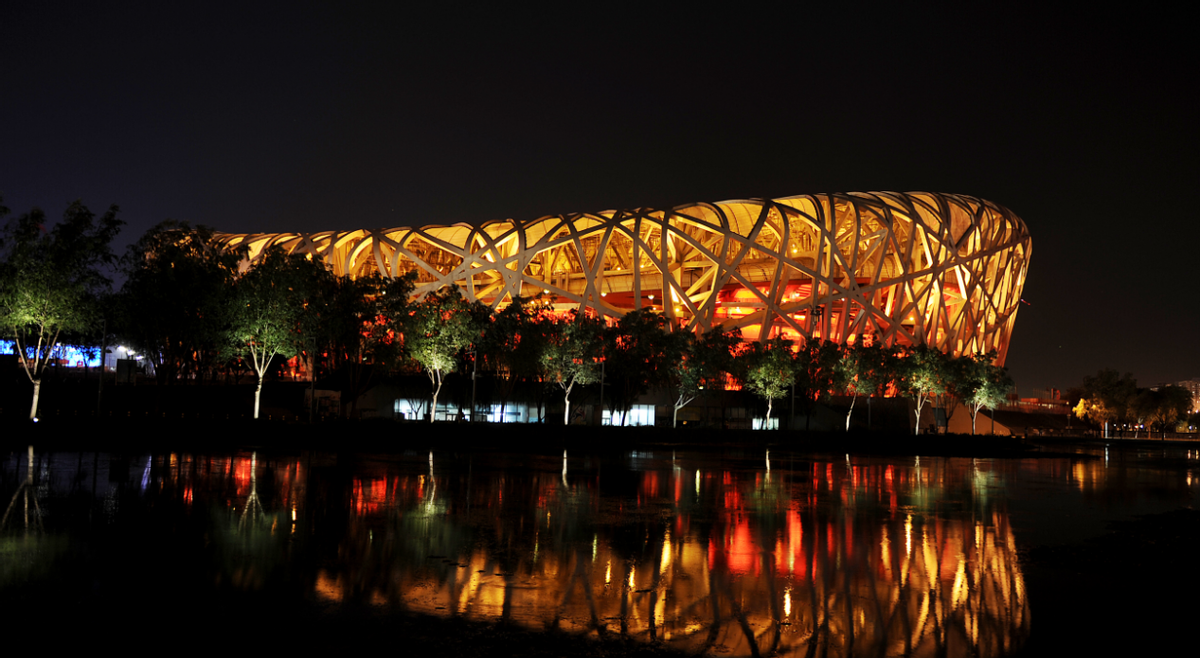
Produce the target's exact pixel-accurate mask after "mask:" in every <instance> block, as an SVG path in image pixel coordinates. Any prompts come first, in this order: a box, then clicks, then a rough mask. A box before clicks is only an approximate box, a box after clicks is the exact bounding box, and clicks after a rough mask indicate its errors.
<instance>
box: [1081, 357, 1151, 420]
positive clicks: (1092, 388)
mask: <svg viewBox="0 0 1200 658" xmlns="http://www.w3.org/2000/svg"><path fill="white" fill-rule="evenodd" d="M1136 395H1137V380H1136V379H1134V378H1133V375H1131V374H1129V373H1125V374H1124V375H1121V374H1120V373H1118V372H1117V371H1116V370H1113V369H1112V368H1105V369H1103V370H1101V371H1099V372H1097V373H1096V375H1095V376H1094V377H1084V378H1083V397H1082V398H1081V399H1080V400H1079V405H1078V406H1076V407H1075V415H1076V416H1078V417H1080V418H1085V419H1087V420H1090V421H1091V422H1093V423H1096V424H1097V425H1103V424H1105V423H1110V422H1111V423H1123V422H1125V419H1126V417H1127V416H1128V415H1129V411H1130V405H1131V404H1132V403H1133V400H1134V397H1135V396H1136Z"/></svg>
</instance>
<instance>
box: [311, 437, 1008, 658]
mask: <svg viewBox="0 0 1200 658" xmlns="http://www.w3.org/2000/svg"><path fill="white" fill-rule="evenodd" d="M640 459H645V458H644V457H640ZM768 459H769V457H768ZM672 463H673V465H672V466H669V467H668V468H669V470H661V471H660V470H656V469H654V468H647V469H645V470H642V471H640V472H638V473H636V474H634V476H635V477H634V480H635V483H636V488H635V490H634V491H633V492H631V493H632V495H625V496H621V495H619V493H618V494H617V495H609V492H607V491H606V490H605V487H606V484H602V483H604V482H605V481H606V480H607V478H608V477H609V476H608V474H605V476H604V477H601V476H600V474H599V473H598V469H597V470H596V471H593V472H591V473H589V474H588V475H587V476H585V477H582V478H578V481H577V482H576V483H575V484H573V485H570V484H568V483H567V479H566V475H565V473H566V468H567V462H566V456H565V455H564V462H563V475H562V476H561V477H560V478H554V479H550V478H547V477H546V476H545V474H544V473H543V474H538V473H532V474H525V475H524V476H523V477H522V475H521V474H516V475H515V476H514V474H512V473H511V472H508V471H505V472H501V473H498V474H493V475H491V476H488V479H487V481H485V482H483V483H482V484H483V485H484V486H480V485H481V482H479V481H478V480H479V478H478V477H476V478H475V479H476V482H474V483H470V482H463V481H462V478H461V477H459V478H454V477H453V476H442V479H447V480H448V481H447V483H446V491H445V492H443V493H442V494H438V493H437V490H436V488H435V487H434V486H433V482H434V477H433V475H432V474H431V475H430V476H429V477H428V478H426V477H425V476H423V475H417V476H413V475H395V476H391V477H390V478H387V477H385V478H384V479H382V480H380V479H374V480H369V481H368V480H364V479H355V481H354V491H355V496H354V498H355V499H356V502H355V504H354V509H355V510H356V511H358V512H359V516H358V517H357V518H356V519H354V520H352V522H351V524H352V525H354V524H365V525H369V526H376V525H380V524H382V526H383V527H382V530H381V535H382V537H381V539H382V541H378V539H377V540H375V545H374V546H372V551H371V558H372V560H375V561H377V562H379V563H380V564H382V565H386V566H385V569H383V571H385V572H386V573H381V574H380V575H381V576H382V577H381V578H380V579H379V580H377V581H375V582H374V583H373V584H372V585H371V591H370V592H357V593H355V596H357V597H358V598H360V599H364V600H370V601H374V602H388V603H391V604H395V605H398V606H402V607H404V608H406V609H409V610H413V611H418V612H423V613H428V614H437V615H447V616H451V615H462V616H465V617H468V618H471V619H487V620H505V621H512V622H517V623H520V624H523V625H526V626H529V627H531V628H542V627H546V626H549V627H553V628H562V629H566V630H572V631H583V632H594V633H621V634H624V635H629V636H633V637H639V638H642V639H645V640H648V641H653V640H661V641H665V642H668V643H670V644H672V645H676V646H679V647H681V648H687V649H690V650H716V651H719V652H721V653H726V652H732V653H733V654H735V655H759V654H762V653H768V652H782V653H794V652H795V653H799V652H803V653H804V654H810V655H811V652H820V653H821V654H822V655H878V654H884V655H892V654H902V655H907V654H924V653H930V652H933V653H937V654H942V655H967V654H975V655H984V656H988V655H999V654H1002V653H1007V652H1010V651H1012V650H1013V649H1014V648H1016V647H1018V646H1019V645H1020V644H1021V642H1022V641H1023V638H1024V637H1025V636H1026V635H1027V633H1028V630H1029V610H1028V605H1027V603H1026V597H1025V592H1024V588H1023V583H1022V576H1021V571H1020V566H1019V564H1018V563H1017V559H1016V549H1015V540H1014V537H1013V534H1012V531H1011V528H1010V527H1009V525H1008V521H1007V517H1006V515H1005V514H1004V513H1003V511H1002V510H1000V509H997V508H996V506H995V505H986V504H985V505H983V506H982V507H975V506H973V500H974V496H973V490H974V488H975V487H976V486H977V485H978V484H979V481H980V478H981V477H982V480H983V481H984V482H985V483H986V480H987V476H986V474H983V475H981V474H980V473H978V472H977V471H976V470H975V469H974V468H972V467H971V466H970V464H969V463H965V464H957V465H956V466H955V467H954V468H945V467H943V468H938V467H935V468H932V469H931V468H924V469H922V468H920V467H919V466H916V465H914V467H913V468H912V469H911V470H907V469H906V470H903V471H901V470H900V469H899V468H898V467H897V466H896V465H884V464H878V465H855V464H853V463H850V462H846V463H832V462H821V463H813V464H811V465H810V466H809V468H807V469H805V470H802V471H797V470H793V471H791V472H789V473H788V474H787V475H781V474H780V472H779V470H778V469H777V470H776V472H775V473H774V474H772V473H770V472H766V471H762V472H745V471H743V472H736V471H729V470H725V471H712V472H703V471H701V470H698V469H697V470H695V471H689V469H687V468H685V467H680V466H679V465H678V464H679V462H678V461H677V460H674V459H673V460H672ZM627 475H628V474H627ZM685 483H694V485H695V486H694V488H689V487H686V486H684V485H685ZM472 484H473V486H474V492H476V493H475V494H474V495H471V496H467V495H465V492H466V491H467V488H468V485H472ZM626 484H629V483H628V482H627V483H626ZM955 488H958V489H960V490H961V491H958V492H955V491H951V490H952V489H955ZM479 492H483V493H479ZM439 496H444V497H445V500H439ZM931 500H932V501H935V506H936V505H937V504H951V505H958V506H960V509H956V510H953V511H952V512H951V513H943V514H941V515H939V516H931V515H928V514H927V512H928V507H930V506H929V505H928V504H927V503H928V501H931ZM468 507H473V508H474V511H468V510H467V509H466V508H468ZM344 582H346V578H345V577H344V576H342V575H339V574H335V573H333V572H332V571H326V572H324V573H323V574H322V577H321V579H320V580H319V582H318V594H319V595H321V596H322V597H327V598H328V599H331V600H337V601H344V600H345V599H346V597H347V596H348V595H349V594H348V593H347V592H344V591H339V587H338V586H337V585H338V584H339V583H344Z"/></svg>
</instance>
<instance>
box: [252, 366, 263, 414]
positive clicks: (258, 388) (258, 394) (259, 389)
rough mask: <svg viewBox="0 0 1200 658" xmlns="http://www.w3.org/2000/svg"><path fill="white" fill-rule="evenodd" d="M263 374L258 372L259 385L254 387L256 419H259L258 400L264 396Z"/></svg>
mask: <svg viewBox="0 0 1200 658" xmlns="http://www.w3.org/2000/svg"><path fill="white" fill-rule="evenodd" d="M262 385H263V375H262V373H259V374H258V386H255V387H254V419H255V420H258V402H259V399H260V398H261V397H262Z"/></svg>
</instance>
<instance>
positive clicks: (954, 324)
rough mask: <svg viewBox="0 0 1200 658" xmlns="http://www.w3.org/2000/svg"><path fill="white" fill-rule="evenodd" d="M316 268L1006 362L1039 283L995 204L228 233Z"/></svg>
mask: <svg viewBox="0 0 1200 658" xmlns="http://www.w3.org/2000/svg"><path fill="white" fill-rule="evenodd" d="M216 240H217V241H218V243H219V244H220V245H222V246H223V247H225V248H236V247H245V248H247V253H248V256H247V262H246V266H247V267H248V266H249V265H251V264H253V263H254V262H256V261H257V259H259V258H261V257H262V254H263V252H264V250H266V249H267V248H269V247H276V246H277V247H281V248H282V249H284V250H285V251H287V252H288V253H304V254H311V255H312V256H313V257H314V258H320V259H322V260H323V261H324V262H325V263H326V264H327V265H328V266H329V267H330V268H331V269H332V271H333V272H334V273H335V274H338V275H349V276H361V275H363V274H366V273H370V272H379V273H381V274H382V275H384V276H386V277H395V276H399V275H403V274H405V273H407V272H412V271H415V272H416V273H417V288H416V295H417V296H423V295H425V294H426V293H428V292H430V291H433V290H436V289H438V288H441V287H443V286H446V285H453V286H457V287H458V288H459V289H460V290H461V291H462V293H463V294H464V295H465V296H466V297H467V299H469V300H480V301H482V302H484V303H486V304H488V305H490V306H491V307H493V308H497V307H500V306H502V305H504V304H506V303H508V301H509V300H511V299H512V298H513V297H514V296H517V295H521V296H524V297H533V296H535V295H537V294H538V293H543V294H545V295H547V296H548V297H550V298H552V299H553V300H554V305H555V308H556V309H558V310H563V311H565V310H569V309H585V308H586V309H593V310H594V311H595V312H597V313H600V314H602V315H604V316H608V317H619V316H621V315H623V314H625V313H626V312H628V311H631V310H634V309H639V308H646V309H653V310H656V311H659V312H661V313H662V314H663V315H665V316H666V317H667V318H669V319H670V321H671V323H672V325H673V326H675V327H677V328H686V329H689V330H694V331H704V330H708V329H710V328H712V327H717V326H720V327H725V328H732V327H738V328H740V329H741V330H742V335H743V337H744V338H745V339H746V340H758V339H763V338H767V337H774V336H778V335H782V336H784V337H787V338H792V339H799V338H804V339H814V338H815V339H822V338H824V339H828V340H833V341H837V342H843V343H844V342H853V341H855V340H857V339H858V337H859V336H866V335H871V336H872V337H873V339H874V340H881V341H883V342H884V343H885V344H895V345H910V344H916V343H927V344H930V345H933V346H936V347H938V348H939V349H941V350H943V351H946V352H949V353H952V354H964V353H966V354H969V353H974V352H979V351H989V350H996V351H997V352H998V354H999V359H998V361H999V363H1001V364H1002V363H1003V362H1004V358H1005V354H1006V352H1007V348H1008V341H1009V337H1010V335H1011V333H1012V329H1013V323H1014V321H1015V319H1016V314H1017V307H1018V305H1019V304H1020V298H1021V289H1022V287H1023V285H1024V282H1025V276H1026V273H1027V271H1028V268H1029V256H1030V240H1029V232H1028V230H1027V229H1026V227H1025V223H1024V222H1023V221H1021V219H1020V218H1019V217H1017V216H1016V215H1014V214H1013V213H1012V212H1011V211H1009V210H1008V209H1006V208H1004V207H1002V206H998V205H996V204H994V203H991V202H989V201H985V200H983V199H977V198H974V197H969V196H962V195H956V194H932V193H926V192H913V193H898V192H868V193H860V192H850V193H843V194H812V195H800V196H792V197H785V198H781V199H773V200H764V199H751V200H739V201H722V202H718V203H696V204H689V205H683V206H679V207H676V208H673V209H671V210H655V209H638V210H612V211H604V212H598V213H567V214H562V215H549V216H545V217H540V218H538V219H534V220H530V221H524V222H518V221H514V220H503V221H493V222H488V223H486V224H483V225H482V226H478V227H476V226H470V225H467V224H455V225H453V226H426V227H420V228H408V227H401V228H388V229H362V230H353V231H327V232H318V233H274V234H261V233H260V234H228V233H223V234H218V235H217V236H216Z"/></svg>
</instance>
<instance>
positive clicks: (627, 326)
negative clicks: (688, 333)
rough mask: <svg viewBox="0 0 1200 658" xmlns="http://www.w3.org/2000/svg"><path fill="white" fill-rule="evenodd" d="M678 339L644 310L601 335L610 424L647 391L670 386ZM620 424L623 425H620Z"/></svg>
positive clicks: (625, 317)
mask: <svg viewBox="0 0 1200 658" xmlns="http://www.w3.org/2000/svg"><path fill="white" fill-rule="evenodd" d="M679 347H680V343H679V339H678V337H676V336H672V334H671V332H670V331H668V329H667V320H666V318H664V317H663V316H662V315H660V314H658V313H655V312H654V311H650V310H646V309H638V310H635V311H630V312H628V313H626V314H625V315H623V316H621V318H620V319H619V320H617V323H616V324H615V325H613V326H611V327H608V328H607V330H606V331H605V332H604V362H605V375H606V380H607V381H608V382H609V383H610V388H609V390H610V391H611V397H610V399H611V400H612V410H613V412H614V413H613V421H614V422H613V424H614V425H615V424H617V423H616V422H615V421H616V413H615V412H617V411H621V412H622V416H623V417H624V412H628V411H629V409H630V408H631V407H632V406H633V403H634V401H635V400H637V399H638V398H639V397H640V396H642V395H644V394H645V393H646V392H647V391H648V390H649V389H651V388H656V387H658V386H661V385H666V384H668V383H669V379H670V378H669V373H670V368H669V367H668V364H669V363H670V362H671V360H672V359H678V358H679V355H678V354H669V352H670V351H673V350H677V349H678V348H679ZM622 424H623V421H622Z"/></svg>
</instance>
